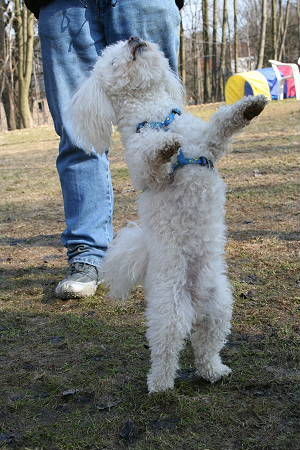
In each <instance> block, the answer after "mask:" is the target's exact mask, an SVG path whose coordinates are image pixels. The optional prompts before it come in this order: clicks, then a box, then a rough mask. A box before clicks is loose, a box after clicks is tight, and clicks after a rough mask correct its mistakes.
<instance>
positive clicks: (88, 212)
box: [39, 0, 113, 266]
mask: <svg viewBox="0 0 300 450" xmlns="http://www.w3.org/2000/svg"><path fill="white" fill-rule="evenodd" d="M87 5H88V6H87V8H85V7H84V6H83V5H82V3H80V1H79V0H55V1H53V2H51V3H50V4H49V5H47V6H46V7H43V8H42V9H41V12H40V18H39V35H40V40H41V47H42V57H43V66H44V78H45V87H46V94H47V99H48V103H49V107H50V111H51V114H52V117H53V120H54V125H55V130H56V132H57V133H58V134H59V136H60V137H61V140H60V146H59V156H58V158H57V168H58V172H59V176H60V181H61V186H62V193H63V198H64V207H65V216H66V225H67V227H66V230H65V231H64V233H63V242H64V244H65V245H66V247H67V248H68V257H69V261H70V262H85V263H89V264H92V265H95V266H100V265H101V259H102V257H103V256H104V253H105V250H106V248H107V245H108V243H109V242H110V240H111V239H112V209H113V200H112V188H111V179H110V172H109V163H108V158H107V155H105V154H104V155H98V154H96V153H93V154H87V153H85V152H84V151H83V150H81V149H78V148H76V147H75V146H74V145H73V144H72V143H71V142H70V139H69V137H68V135H67V134H66V132H65V130H64V128H63V121H64V109H65V108H66V106H67V105H68V102H69V100H70V98H71V96H72V95H73V94H74V92H75V91H76V89H77V88H78V87H79V86H80V84H81V83H82V81H83V80H84V79H85V78H86V77H87V76H89V72H90V70H92V68H93V66H94V65H95V62H96V60H97V57H98V55H99V53H100V52H101V50H102V49H103V48H104V47H105V44H106V42H105V39H104V36H103V33H102V25H101V15H100V13H99V10H98V8H97V6H96V1H94V0H88V3H87Z"/></svg>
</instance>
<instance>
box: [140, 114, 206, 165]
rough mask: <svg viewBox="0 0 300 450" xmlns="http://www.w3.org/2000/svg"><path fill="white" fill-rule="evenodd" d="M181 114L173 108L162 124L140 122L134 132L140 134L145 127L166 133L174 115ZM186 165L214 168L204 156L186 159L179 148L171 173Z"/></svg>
mask: <svg viewBox="0 0 300 450" xmlns="http://www.w3.org/2000/svg"><path fill="white" fill-rule="evenodd" d="M181 114H182V113H181V111H180V109H178V108H173V109H172V110H171V112H170V114H169V115H168V116H167V117H166V119H165V120H164V121H163V122H147V121H144V122H140V123H139V124H138V126H137V128H136V132H137V133H140V132H141V129H142V128H145V127H147V128H152V129H153V130H161V129H163V130H164V131H168V129H169V128H168V127H169V125H170V124H171V123H172V122H174V120H175V117H176V115H178V116H181ZM188 164H198V165H200V166H202V167H208V168H209V169H213V168H214V165H213V162H212V161H211V160H210V159H207V158H206V157H205V156H200V157H199V158H187V157H186V156H185V155H184V153H183V151H182V149H181V148H180V149H179V152H178V154H177V161H176V163H175V164H173V171H175V170H177V169H179V168H180V167H183V166H186V165H188Z"/></svg>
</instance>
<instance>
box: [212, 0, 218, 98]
mask: <svg viewBox="0 0 300 450" xmlns="http://www.w3.org/2000/svg"><path fill="white" fill-rule="evenodd" d="M217 27H218V0H213V25H212V73H211V93H212V100H213V101H216V100H217V92H218V87H217V82H218V76H217V71H218V66H217V51H218V42H217Z"/></svg>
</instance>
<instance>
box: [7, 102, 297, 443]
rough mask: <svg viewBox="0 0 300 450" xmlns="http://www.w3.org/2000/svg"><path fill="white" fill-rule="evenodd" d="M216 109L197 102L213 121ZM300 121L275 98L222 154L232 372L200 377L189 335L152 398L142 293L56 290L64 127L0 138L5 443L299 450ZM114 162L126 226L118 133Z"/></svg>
mask: <svg viewBox="0 0 300 450" xmlns="http://www.w3.org/2000/svg"><path fill="white" fill-rule="evenodd" d="M216 107H217V106H216V105H208V106H201V107H192V108H191V110H192V112H193V113H195V114H196V115H199V116H201V117H203V118H205V119H208V118H209V116H210V115H211V114H212V113H213V112H214V111H215V110H216ZM299 123H300V106H299V103H297V102H296V101H284V102H278V103H276V102H273V103H272V104H270V105H269V106H268V108H267V109H266V111H265V112H264V113H263V115H262V117H261V118H259V119H258V120H256V121H255V122H254V123H253V124H251V126H249V127H248V128H247V130H245V132H244V133H242V134H241V135H240V136H239V137H238V138H237V139H236V141H235V143H234V152H233V153H232V154H230V155H229V156H227V157H226V158H224V159H223V160H222V162H221V164H220V170H221V172H222V174H223V176H224V178H225V180H226V182H227V184H228V187H229V190H228V205H227V222H228V227H229V241H228V248H227V260H228V265H229V274H230V279H231V281H232V284H233V286H234V292H235V300H236V303H235V310H234V320H233V331H232V334H231V337H230V340H229V342H228V344H227V346H226V348H225V349H224V351H223V357H224V360H225V361H226V362H227V363H228V364H229V365H230V366H231V367H232V368H233V374H232V376H231V377H229V378H228V379H226V380H224V381H222V382H219V383H217V384H215V385H210V384H209V383H206V382H204V381H203V380H199V379H195V377H193V370H192V368H193V359H192V351H191V348H190V345H189V344H188V345H187V347H186V349H185V350H184V352H183V354H182V372H181V377H180V379H179V380H178V382H177V383H176V388H175V389H174V390H173V391H171V392H167V393H164V394H155V395H151V396H149V395H148V394H147V389H146V374H147V370H148V368H149V350H148V349H147V343H146V340H145V320H144V316H143V311H144V299H143V291H142V289H140V288H139V289H137V290H136V291H135V292H134V293H133V295H132V296H131V297H130V299H129V300H128V301H127V302H116V301H114V300H112V299H110V298H109V297H108V296H107V292H106V290H105V288H104V287H100V288H99V290H98V292H97V295H96V296H94V297H91V298H88V299H85V300H82V301H75V300H74V301H69V302H61V301H59V300H57V299H55V297H54V296H53V289H54V287H55V285H56V283H57V282H58V281H59V280H60V279H61V278H62V277H63V276H64V273H65V251H64V249H63V248H62V246H61V244H60V233H61V232H62V231H63V227H64V216H63V207H62V201H61V195H60V187H59V182H58V178H57V174H56V170H55V158H56V153H57V150H56V149H57V145H58V139H57V137H56V136H55V133H54V131H53V130H52V129H50V128H48V127H42V128H37V129H32V130H22V131H16V132H9V133H2V134H1V135H0V149H1V156H2V158H1V163H0V173H1V194H2V195H1V199H0V207H1V217H2V224H1V228H2V230H1V231H2V233H1V236H2V237H1V238H0V239H1V248H2V254H1V257H0V258H1V259H0V264H1V291H0V308H1V315H0V336H1V348H0V371H1V389H0V390H1V395H0V447H1V448H4V449H6V448H7V449H9V448H22V449H47V450H48V449H51V450H52V449H53V450H54V449H55V450H56V449H92V450H94V449H119V448H120V449H122V448H132V449H137V450H146V449H147V450H152V449H153V450H154V449H163V450H167V449H185V448H190V449H200V450H204V449H206V450H231V449H232V450H235V449H237V450H240V449H247V450H248V449H265V450H273V449H274V450H276V449H283V450H286V449H299V448H300V447H299V442H300V425H299V423H300V422H299V400H300V389H299V379H300V364H299V362H300V361H299V360H300V357H299V340H300V339H299V335H300V334H299V331H300V327H299V308H300V306H299V299H300V295H299V287H300V275H299V256H300V246H299V233H298V231H299V213H300V212H299V209H297V197H298V198H299V163H300V161H299V159H300V158H299V149H300V125H299ZM111 161H112V173H113V178H114V188H115V195H116V208H115V225H116V228H117V229H118V228H120V227H121V226H123V225H124V224H125V223H126V221H127V220H132V219H134V218H136V203H135V200H136V193H135V192H134V190H133V189H132V186H131V184H130V180H129V178H128V171H127V169H126V166H125V164H124V162H123V159H122V150H121V145H120V140H119V137H118V135H116V136H115V139H114V146H113V151H112V157H111ZM298 206H299V204H298Z"/></svg>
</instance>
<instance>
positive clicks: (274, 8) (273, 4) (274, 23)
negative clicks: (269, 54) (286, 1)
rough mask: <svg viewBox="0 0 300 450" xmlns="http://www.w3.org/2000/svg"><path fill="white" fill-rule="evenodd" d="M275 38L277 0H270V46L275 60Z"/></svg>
mask: <svg viewBox="0 0 300 450" xmlns="http://www.w3.org/2000/svg"><path fill="white" fill-rule="evenodd" d="M277 39H278V38H277V0H272V47H273V59H275V60H277Z"/></svg>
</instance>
